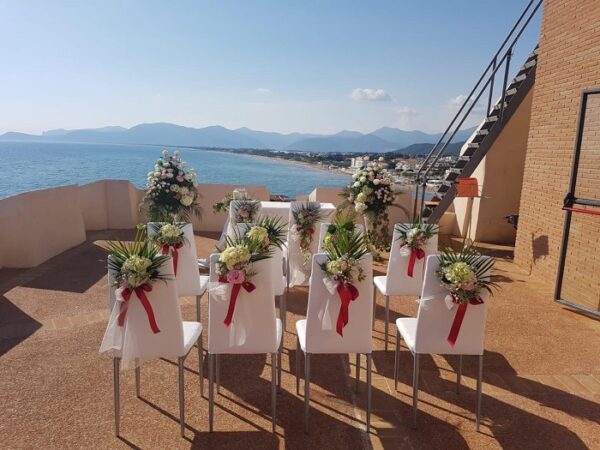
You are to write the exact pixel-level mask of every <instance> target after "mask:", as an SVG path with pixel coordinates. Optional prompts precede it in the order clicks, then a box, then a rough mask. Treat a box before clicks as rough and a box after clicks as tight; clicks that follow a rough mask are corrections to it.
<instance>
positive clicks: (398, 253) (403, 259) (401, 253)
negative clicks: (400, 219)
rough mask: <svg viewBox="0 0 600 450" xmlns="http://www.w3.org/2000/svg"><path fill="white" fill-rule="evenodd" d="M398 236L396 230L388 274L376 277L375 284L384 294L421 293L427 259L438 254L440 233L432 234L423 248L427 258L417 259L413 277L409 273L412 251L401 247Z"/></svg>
mask: <svg viewBox="0 0 600 450" xmlns="http://www.w3.org/2000/svg"><path fill="white" fill-rule="evenodd" d="M394 228H395V227H394ZM398 238H399V234H398V232H397V231H394V234H393V237H392V248H391V250H390V259H389V261H388V267H387V276H379V277H375V285H376V286H377V287H378V288H379V290H380V291H381V292H382V293H383V295H420V294H421V289H422V288H423V274H424V268H425V261H426V259H427V257H428V256H429V255H436V254H437V250H438V235H437V234H436V235H434V236H432V237H431V238H430V239H429V241H428V242H427V244H426V245H425V247H424V248H423V250H424V251H425V258H423V259H417V261H416V263H415V266H414V271H413V276H412V277H409V276H408V274H407V272H408V263H409V261H410V251H405V250H403V249H401V248H400V245H401V244H400V241H399V240H398Z"/></svg>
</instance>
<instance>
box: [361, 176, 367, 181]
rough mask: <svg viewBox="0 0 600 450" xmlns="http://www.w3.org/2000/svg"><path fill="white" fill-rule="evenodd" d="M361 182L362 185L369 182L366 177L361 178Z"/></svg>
mask: <svg viewBox="0 0 600 450" xmlns="http://www.w3.org/2000/svg"><path fill="white" fill-rule="evenodd" d="M359 181H360V182H361V183H366V182H367V177H364V176H363V177H360V180H359Z"/></svg>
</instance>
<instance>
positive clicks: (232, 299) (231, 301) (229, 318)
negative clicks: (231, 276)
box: [219, 275, 256, 327]
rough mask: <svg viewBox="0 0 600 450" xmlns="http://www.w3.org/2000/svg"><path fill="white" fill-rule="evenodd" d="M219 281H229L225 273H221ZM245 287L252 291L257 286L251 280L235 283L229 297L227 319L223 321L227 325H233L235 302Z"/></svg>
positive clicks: (247, 290)
mask: <svg viewBox="0 0 600 450" xmlns="http://www.w3.org/2000/svg"><path fill="white" fill-rule="evenodd" d="M219 283H228V281H227V277H226V276H225V275H219ZM241 288H244V289H245V290H246V292H252V291H253V290H254V289H256V286H255V285H254V284H252V283H250V282H249V281H244V282H242V283H233V287H232V288H231V297H229V308H227V315H226V316H225V320H224V321H223V323H224V324H225V326H227V327H228V326H229V325H231V321H232V320H233V313H234V312H235V303H236V302H237V298H238V294H239V293H240V289H241Z"/></svg>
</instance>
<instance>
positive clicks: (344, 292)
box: [335, 281, 358, 337]
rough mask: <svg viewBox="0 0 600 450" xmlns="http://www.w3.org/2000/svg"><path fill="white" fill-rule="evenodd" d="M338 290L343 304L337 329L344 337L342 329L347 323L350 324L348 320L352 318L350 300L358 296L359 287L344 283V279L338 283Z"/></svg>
mask: <svg viewBox="0 0 600 450" xmlns="http://www.w3.org/2000/svg"><path fill="white" fill-rule="evenodd" d="M337 292H338V294H339V296H340V300H341V301H342V304H341V306H340V312H339V314H338V318H337V324H336V326H335V329H336V331H337V333H338V334H339V335H340V336H342V337H344V334H343V333H342V330H343V329H344V327H345V326H346V325H348V320H349V318H350V311H349V308H350V302H352V301H354V300H356V299H357V298H358V289H356V286H354V285H353V284H351V283H344V282H343V281H340V282H338V285H337Z"/></svg>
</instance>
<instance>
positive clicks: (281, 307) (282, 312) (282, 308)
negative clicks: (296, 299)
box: [279, 292, 287, 339]
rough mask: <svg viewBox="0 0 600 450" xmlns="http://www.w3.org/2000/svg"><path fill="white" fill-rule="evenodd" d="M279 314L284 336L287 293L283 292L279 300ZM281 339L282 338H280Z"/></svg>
mask: <svg viewBox="0 0 600 450" xmlns="http://www.w3.org/2000/svg"><path fill="white" fill-rule="evenodd" d="M279 316H280V317H281V328H282V335H283V336H285V329H286V326H287V293H286V292H284V293H283V295H282V296H281V297H280V300H279ZM282 339H283V338H282Z"/></svg>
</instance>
